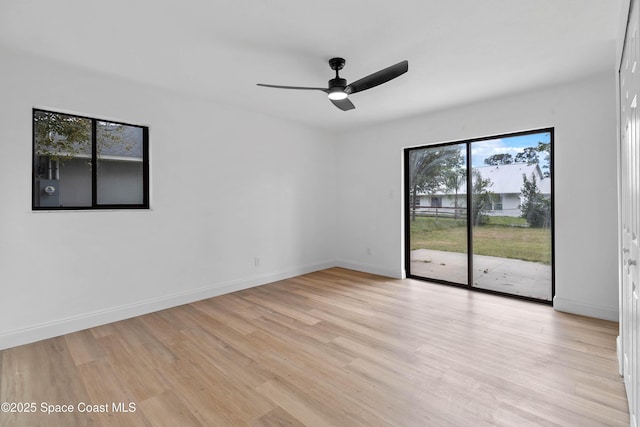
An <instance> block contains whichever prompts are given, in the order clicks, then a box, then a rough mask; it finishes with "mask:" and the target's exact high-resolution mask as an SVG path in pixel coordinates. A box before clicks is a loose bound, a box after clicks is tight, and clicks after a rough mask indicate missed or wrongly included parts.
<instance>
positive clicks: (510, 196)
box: [416, 163, 551, 217]
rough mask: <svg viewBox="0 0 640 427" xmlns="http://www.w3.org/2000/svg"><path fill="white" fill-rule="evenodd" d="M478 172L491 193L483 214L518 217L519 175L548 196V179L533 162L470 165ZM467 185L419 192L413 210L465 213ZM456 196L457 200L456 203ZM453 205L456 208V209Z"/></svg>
mask: <svg viewBox="0 0 640 427" xmlns="http://www.w3.org/2000/svg"><path fill="white" fill-rule="evenodd" d="M473 169H474V170H476V171H478V172H479V173H480V176H481V177H482V179H489V180H490V184H489V187H488V190H489V191H491V192H492V193H493V194H494V195H495V201H494V202H493V203H492V206H491V209H489V210H486V211H485V214H487V215H493V216H511V217H519V216H520V215H521V214H522V211H521V210H520V208H519V206H520V205H521V204H522V202H523V200H522V194H521V191H522V186H523V179H522V176H523V175H526V176H527V178H528V179H529V180H530V179H531V177H532V176H535V178H536V184H537V186H538V189H539V190H540V192H541V193H542V194H543V196H544V197H546V198H550V197H551V178H545V177H544V175H543V174H542V171H541V170H540V167H539V166H538V165H537V164H532V165H529V164H526V163H514V164H509V165H499V166H480V167H475V168H473ZM466 197H467V184H466V182H463V183H462V184H461V185H460V186H459V187H458V189H457V193H456V191H455V190H449V191H446V190H440V191H436V192H434V193H432V194H419V195H418V200H417V207H416V208H417V209H416V210H417V211H418V212H420V213H425V214H434V215H435V214H442V215H447V216H453V215H454V214H455V211H456V210H458V213H459V214H460V215H464V214H466V206H467V199H466ZM456 199H457V202H456ZM456 207H457V208H458V209H456Z"/></svg>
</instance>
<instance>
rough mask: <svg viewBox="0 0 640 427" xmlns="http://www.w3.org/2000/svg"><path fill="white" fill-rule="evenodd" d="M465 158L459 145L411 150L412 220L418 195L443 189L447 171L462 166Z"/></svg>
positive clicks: (410, 197) (410, 193)
mask: <svg viewBox="0 0 640 427" xmlns="http://www.w3.org/2000/svg"><path fill="white" fill-rule="evenodd" d="M463 161H464V159H463V157H462V154H461V153H460V149H459V147H457V146H449V147H434V148H425V149H421V150H412V151H410V152H409V200H410V209H411V213H412V214H411V220H412V221H415V219H416V207H417V205H418V195H419V194H421V193H427V194H433V193H435V192H436V191H438V190H439V189H441V188H442V187H443V185H444V182H445V180H446V171H448V170H450V169H452V168H460V165H461V164H462V163H463Z"/></svg>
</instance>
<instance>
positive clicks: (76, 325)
mask: <svg viewBox="0 0 640 427" xmlns="http://www.w3.org/2000/svg"><path fill="white" fill-rule="evenodd" d="M335 266H336V263H335V262H334V261H326V262H322V263H318V264H311V265H304V266H300V267H296V268H292V269H289V270H283V271H277V272H271V273H266V274H262V275H257V276H250V277H246V278H242V279H238V280H232V281H229V282H225V283H216V284H213V285H210V286H205V287H201V288H198V289H193V290H189V291H185V292H178V293H175V294H172V295H165V296H162V297H157V298H151V299H148V300H144V301H138V302H135V303H131V304H126V305H121V306H118V307H112V308H107V309H104V310H99V311H95V312H92V313H86V314H81V315H77V316H71V317H67V318H64V319H58V320H54V321H51V322H47V323H41V324H38V325H34V326H30V327H27V328H23V329H19V330H14V331H9V332H4V333H0V350H3V349H7V348H11V347H16V346H19V345H23V344H29V343H32V342H35V341H40V340H43V339H47V338H53V337H57V336H60V335H64V334H68V333H72V332H77V331H81V330H84V329H87V328H93V327H95V326H100V325H104V324H107V323H111V322H117V321H119V320H124V319H128V318H131V317H135V316H141V315H143V314H147V313H152V312H154V311H159V310H164V309H167V308H171V307H177V306H179V305H183V304H189V303H192V302H195V301H200V300H203V299H207V298H212V297H216V296H219V295H223V294H227V293H231V292H236V291H240V290H242V289H247V288H252V287H255V286H260V285H264V284H267V283H271V282H276V281H278V280H283V279H288V278H290V277H295V276H299V275H302V274H307V273H311V272H314V271H318V270H324V269H327V268H331V267H335Z"/></svg>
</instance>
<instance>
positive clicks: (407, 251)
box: [404, 127, 556, 305]
mask: <svg viewBox="0 0 640 427" xmlns="http://www.w3.org/2000/svg"><path fill="white" fill-rule="evenodd" d="M535 133H549V134H550V139H549V141H550V147H549V156H550V161H549V171H550V174H551V197H550V200H551V213H550V215H551V225H550V232H551V300H549V301H547V300H543V299H538V298H533V297H528V296H523V295H515V294H510V293H507V292H500V291H496V290H492V289H483V288H479V287H475V286H473V279H474V277H473V224H472V215H470V214H469V209H471V206H472V197H473V182H472V181H473V179H472V171H473V167H472V166H471V162H472V158H471V145H472V144H473V143H474V142H481V141H490V140H493V139H500V138H509V137H514V136H522V135H531V134H535ZM461 144H465V146H466V162H467V163H466V165H465V167H466V173H467V176H466V189H467V194H466V203H467V283H466V284H464V283H457V282H451V281H448V280H443V279H435V278H428V277H422V276H417V275H413V274H411V205H410V191H411V189H410V188H409V182H410V170H409V166H410V161H409V158H410V153H411V152H412V151H414V150H420V149H425V148H437V147H446V146H452V145H461ZM554 145H555V144H554V128H553V127H548V128H541V129H532V130H526V131H519V132H511V133H503V134H499V135H491V136H484V137H479V138H472V139H465V140H458V141H449V142H443V143H435V144H427V145H421V146H415V147H407V148H405V149H404V234H405V236H404V243H405V248H404V264H405V272H406V276H407V277H408V278H410V279H416V280H422V281H426V282H432V283H437V284H441V285H447V286H455V287H459V288H464V289H468V290H472V291H476V292H482V293H488V294H494V295H500V296H506V297H510V298H515V299H520V300H525V301H531V302H536V303H540V304H545V305H553V299H554V297H555V295H556V285H555V284H556V280H555V271H556V269H555V200H554V198H555V173H554Z"/></svg>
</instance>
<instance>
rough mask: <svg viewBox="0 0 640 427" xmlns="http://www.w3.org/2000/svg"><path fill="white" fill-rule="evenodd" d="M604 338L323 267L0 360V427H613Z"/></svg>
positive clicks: (473, 296) (617, 400)
mask: <svg viewBox="0 0 640 427" xmlns="http://www.w3.org/2000/svg"><path fill="white" fill-rule="evenodd" d="M617 329H618V326H617V323H613V322H607V321H601V320H595V319H589V318H584V317H580V316H574V315H569V314H563V313H558V312H555V311H554V310H553V309H552V308H551V307H548V306H544V305H538V304H533V303H527V302H523V301H518V300H512V299H507V298H502V297H496V296H492V295H486V294H479V293H469V292H467V291H465V290H462V289H457V288H451V287H446V286H438V285H432V284H429V283H425V282H419V281H413V280H391V279H386V278H381V277H378V276H372V275H367V274H363V273H355V272H352V271H348V270H343V269H338V268H336V269H330V270H326V271H322V272H317V273H312V274H308V275H305V276H301V277H297V278H293V279H289V280H284V281H281V282H277V283H272V284H269V285H266V286H261V287H258V288H253V289H249V290H245V291H241V292H236V293H234V294H229V295H224V296H220V297H217V298H212V299H209V300H205V301H200V302H197V303H194V304H189V305H185V306H181V307H177V308H173V309H169V310H164V311H161V312H157V313H153V314H149V315H145V316H141V317H136V318H133V319H129V320H125V321H121V322H117V323H113V324H109V325H105V326H100V327H97V328H92V329H90V330H86V331H82V332H77V333H73V334H70V335H65V336H62V337H58V338H53V339H49V340H45V341H41V342H38V343H34V344H30V345H25V346H21V347H16V348H12V349H8V350H4V351H2V352H0V372H2V377H1V385H0V402H22V403H25V402H33V403H36V404H37V412H36V413H20V414H15V413H13V414H12V413H0V425H1V426H76V425H77V426H81V425H98V426H101V425H104V426H107V425H109V426H111V425H113V426H119V425H123V426H144V425H152V426H226V425H252V426H275V425H291V426H299V425H308V426H324V425H335V426H440V425H442V426H448V425H451V426H479V425H504V426H527V425H536V426H538V425H559V426H591V425H593V426H604V425H606V426H628V425H629V416H628V412H627V404H626V398H625V394H624V388H623V384H622V380H621V378H620V377H619V375H618V371H617V363H616V357H615V337H616V335H617ZM42 403H50V404H70V405H73V407H74V410H75V412H74V413H66V414H52V415H46V414H43V413H41V412H40V410H41V409H42V408H41V405H42ZM113 403H116V404H117V403H123V404H124V405H125V407H127V408H128V405H129V403H132V404H134V405H135V412H127V413H122V412H120V413H116V412H114V411H113V410H114V408H113V406H112V404H113ZM83 404H94V405H107V406H108V409H109V411H110V412H109V413H98V414H96V413H85V412H83V413H80V412H78V409H79V408H80V409H82V408H83V406H82V405H83ZM103 408H104V407H103ZM96 409H101V408H100V407H97V408H96ZM132 409H133V407H132Z"/></svg>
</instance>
